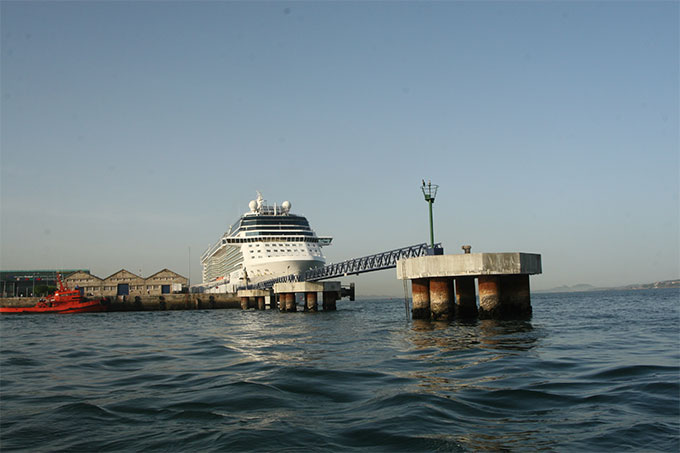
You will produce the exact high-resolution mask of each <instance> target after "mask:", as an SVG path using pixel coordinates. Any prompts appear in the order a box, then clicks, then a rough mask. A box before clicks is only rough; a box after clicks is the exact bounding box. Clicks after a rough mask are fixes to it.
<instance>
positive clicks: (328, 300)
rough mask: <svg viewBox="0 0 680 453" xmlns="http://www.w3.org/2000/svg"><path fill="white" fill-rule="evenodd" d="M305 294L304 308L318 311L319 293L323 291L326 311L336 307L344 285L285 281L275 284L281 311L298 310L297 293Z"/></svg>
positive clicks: (275, 292) (338, 283)
mask: <svg viewBox="0 0 680 453" xmlns="http://www.w3.org/2000/svg"><path fill="white" fill-rule="evenodd" d="M296 293H303V294H304V295H305V297H304V301H305V305H304V310H305V311H312V312H313V311H317V310H318V303H317V300H318V299H317V293H323V309H324V311H332V310H335V309H336V305H335V302H336V301H337V300H338V299H340V296H341V293H342V285H341V284H340V282H285V283H275V284H274V294H276V295H278V296H279V309H280V310H281V311H296V310H297V306H296V304H295V294H296Z"/></svg>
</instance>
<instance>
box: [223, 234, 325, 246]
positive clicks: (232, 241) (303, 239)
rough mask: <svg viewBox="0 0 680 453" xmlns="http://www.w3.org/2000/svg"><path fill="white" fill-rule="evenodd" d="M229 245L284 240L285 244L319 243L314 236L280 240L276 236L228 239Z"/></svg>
mask: <svg viewBox="0 0 680 453" xmlns="http://www.w3.org/2000/svg"><path fill="white" fill-rule="evenodd" d="M227 240H228V241H229V243H230V244H243V243H248V242H255V243H263V242H264V243H266V242H273V241H281V240H284V241H286V242H312V243H316V242H319V238H317V237H315V236H311V237H310V236H288V237H285V238H282V237H281V236H280V235H277V236H270V237H262V236H260V237H249V238H229V239H227Z"/></svg>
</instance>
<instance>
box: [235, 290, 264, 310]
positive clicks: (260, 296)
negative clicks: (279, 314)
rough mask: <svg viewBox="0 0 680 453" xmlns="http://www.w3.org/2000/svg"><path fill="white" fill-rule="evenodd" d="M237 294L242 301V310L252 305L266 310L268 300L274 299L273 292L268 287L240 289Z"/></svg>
mask: <svg viewBox="0 0 680 453" xmlns="http://www.w3.org/2000/svg"><path fill="white" fill-rule="evenodd" d="M236 296H237V297H238V298H239V300H240V301H241V309H242V310H247V309H248V308H250V307H251V306H253V307H255V308H257V309H258V310H264V309H265V306H266V305H267V302H268V301H271V300H272V292H271V291H270V290H267V289H240V290H238V292H237V293H236Z"/></svg>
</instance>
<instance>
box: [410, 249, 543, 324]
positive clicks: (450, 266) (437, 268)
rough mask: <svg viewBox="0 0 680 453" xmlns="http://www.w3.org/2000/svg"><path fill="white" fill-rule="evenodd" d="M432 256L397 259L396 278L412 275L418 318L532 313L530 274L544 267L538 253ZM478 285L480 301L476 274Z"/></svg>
mask: <svg viewBox="0 0 680 453" xmlns="http://www.w3.org/2000/svg"><path fill="white" fill-rule="evenodd" d="M468 251H469V247H468V249H467V250H466V253H464V254H461V255H431V256H421V257H417V258H407V259H403V260H399V261H397V278H399V279H401V280H406V279H408V280H411V287H412V293H413V310H412V315H413V318H414V319H429V318H431V319H434V320H446V319H451V318H453V317H454V316H459V317H470V316H476V315H477V314H478V315H479V317H481V318H508V317H524V316H529V315H531V296H530V290H529V275H535V274H540V273H541V272H542V265H541V255H539V254H535V253H522V252H512V253H467V252H468ZM475 278H477V280H478V286H479V308H477V306H476V298H475V294H474V292H475V286H474V279H475Z"/></svg>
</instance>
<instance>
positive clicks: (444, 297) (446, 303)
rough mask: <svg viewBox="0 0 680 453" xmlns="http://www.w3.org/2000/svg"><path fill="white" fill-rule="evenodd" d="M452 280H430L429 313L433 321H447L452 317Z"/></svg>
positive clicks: (448, 278)
mask: <svg viewBox="0 0 680 453" xmlns="http://www.w3.org/2000/svg"><path fill="white" fill-rule="evenodd" d="M452 308H453V278H451V277H434V278H431V279H430V311H431V312H432V319H433V320H448V319H451V318H452V317H453V316H452V315H453V310H452Z"/></svg>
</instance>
